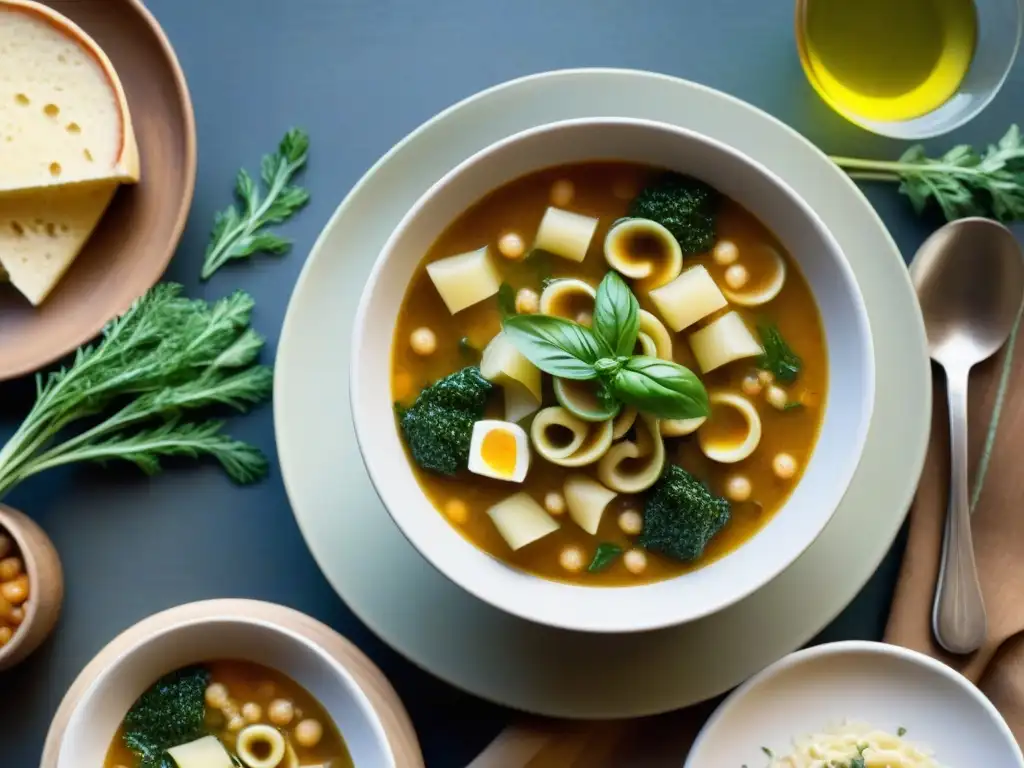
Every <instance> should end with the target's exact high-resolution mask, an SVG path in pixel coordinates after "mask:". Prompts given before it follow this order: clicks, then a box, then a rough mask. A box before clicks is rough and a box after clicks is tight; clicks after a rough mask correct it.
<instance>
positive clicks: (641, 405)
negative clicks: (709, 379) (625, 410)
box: [611, 355, 711, 419]
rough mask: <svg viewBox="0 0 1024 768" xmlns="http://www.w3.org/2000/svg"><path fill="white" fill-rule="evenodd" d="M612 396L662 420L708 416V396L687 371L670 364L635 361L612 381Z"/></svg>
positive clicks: (653, 359)
mask: <svg viewBox="0 0 1024 768" xmlns="http://www.w3.org/2000/svg"><path fill="white" fill-rule="evenodd" d="M611 388H612V392H614V393H615V396H616V397H617V398H618V399H619V400H621V401H622V402H624V403H625V404H626V405H632V406H633V407H634V408H636V409H638V410H641V411H646V412H647V413H651V414H653V415H655V416H657V417H658V418H659V419H694V418H698V417H700V416H708V415H709V414H710V412H711V407H710V405H709V404H708V393H707V390H705V389H704V385H703V384H702V383H701V381H700V379H698V378H697V376H696V375H695V374H694V373H693V371H691V370H689V369H688V368H684V367H683V366H681V365H679V363H675V362H672V361H671V360H662V359H660V358H657V357H646V356H644V355H638V356H637V357H632V358H630V359H629V361H628V362H627V363H626V364H625V365H624V366H623V367H622V368H621V369H620V370H619V371H618V372H617V373H616V374H615V376H614V378H613V379H612V380H611Z"/></svg>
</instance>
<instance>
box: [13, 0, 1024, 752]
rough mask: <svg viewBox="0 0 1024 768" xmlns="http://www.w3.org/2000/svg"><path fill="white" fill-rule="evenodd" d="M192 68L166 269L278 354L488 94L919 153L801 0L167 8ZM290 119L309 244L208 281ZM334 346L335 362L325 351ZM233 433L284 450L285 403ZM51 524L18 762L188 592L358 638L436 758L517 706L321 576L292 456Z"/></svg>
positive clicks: (137, 480)
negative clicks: (296, 500)
mask: <svg viewBox="0 0 1024 768" xmlns="http://www.w3.org/2000/svg"><path fill="white" fill-rule="evenodd" d="M149 6H150V8H151V9H152V11H153V12H154V14H155V15H156V17H157V19H158V20H159V21H160V22H161V24H162V25H163V26H164V28H165V30H166V32H167V34H168V36H169V37H170V39H171V42H172V43H173V45H174V46H175V48H176V50H177V53H178V56H179V58H180V60H181V64H182V66H183V67H184V70H185V74H186V76H187V77H188V80H189V85H190V87H191V91H192V98H193V100H194V103H195V111H196V122H197V126H198V134H199V174H198V179H197V183H196V193H195V200H194V203H193V206H192V212H191V215H190V217H189V221H188V228H187V230H186V232H185V235H184V238H183V239H182V242H181V247H180V248H179V250H178V253H177V255H176V257H175V258H174V261H173V262H172V264H171V266H170V269H169V270H168V273H167V278H169V279H172V280H176V281H179V282H182V283H184V284H185V285H186V286H187V288H188V290H189V291H190V292H192V293H193V295H196V296H204V297H217V296H220V295H223V294H224V293H226V292H228V291H229V290H231V289H233V288H236V287H240V288H244V289H245V290H247V291H249V292H251V293H252V295H253V296H254V297H255V298H256V302H257V308H256V313H255V319H254V323H255V326H256V327H257V328H258V329H259V331H260V332H262V333H263V334H265V335H266V336H267V339H268V344H267V349H266V352H265V357H266V359H267V360H272V359H273V355H274V353H275V351H276V346H277V340H278V334H279V330H280V326H281V322H282V320H283V318H284V313H285V309H286V307H287V304H288V299H289V296H290V294H291V290H292V286H293V285H294V283H295V279H296V277H297V276H298V274H299V270H300V269H301V268H302V264H303V260H304V258H305V256H306V255H307V254H308V252H309V249H310V247H311V246H312V245H313V242H314V240H315V238H316V236H317V233H318V232H319V231H320V229H321V228H322V227H323V226H324V224H326V222H327V220H328V218H329V217H330V215H331V213H332V211H333V210H334V208H335V207H336V206H337V204H338V203H339V202H340V201H341V199H342V197H343V196H344V195H345V193H346V192H347V191H348V190H349V188H350V187H351V186H352V185H353V184H354V183H355V182H356V181H357V180H358V179H359V177H360V176H361V175H362V174H363V172H364V171H365V170H366V169H367V168H369V167H370V165H371V164H372V163H373V162H374V161H375V160H376V159H377V158H378V157H379V156H380V155H382V154H383V153H384V152H386V151H387V150H388V149H389V148H390V147H391V146H392V145H393V144H394V143H395V142H397V141H398V140H399V139H401V138H402V137H403V136H404V135H406V134H407V133H408V132H409V131H411V130H412V129H413V128H415V127H416V126H417V125H419V124H420V123H422V122H423V121H424V120H426V119H428V118H429V117H431V116H432V115H433V114H435V113H436V112H438V111H439V110H441V109H443V108H444V107H447V106H448V105H450V104H452V103H453V102H455V101H458V100H460V99H462V98H464V97H466V96H469V95H470V94H472V93H474V92H476V91H478V90H480V89H483V88H487V87H488V86H491V85H494V84H496V83H499V82H502V81H504V80H508V79H510V78H515V77H519V76H521V75H526V74H530V73H534V72H541V71H544V70H549V69H558V68H565V67H580V66H610V67H630V68H636V69H647V70H655V71H659V72H665V73H668V74H672V75H677V76H680V77H684V78H688V79H691V80H695V81H697V82H700V83H704V84H706V85H710V86H713V87H715V88H719V89H721V90H723V91H725V92H727V93H730V94H733V95H735V96H738V97H740V98H743V99H746V100H747V101H749V102H751V103H753V104H755V105H756V106H758V107H760V108H762V109H764V110H766V111H768V112H769V113H771V114H773V115H775V116H776V117H779V118H781V119H782V120H784V121H786V122H787V123H789V124H790V125H792V126H794V127H795V128H796V129H797V130H799V131H801V132H802V133H803V134H804V135H806V136H807V137H808V138H810V139H811V140H812V141H814V142H815V143H817V144H818V145H819V146H820V147H822V148H823V149H824V150H826V151H827V152H830V153H834V154H843V155H857V156H866V157H871V156H876V157H882V158H891V157H895V156H897V155H898V154H899V153H900V152H901V151H902V149H903V147H904V145H903V144H901V143H900V142H896V141H892V140H888V139H885V138H880V137H877V136H873V135H871V134H868V133H865V132H864V131H861V130H860V129H858V128H856V127H855V126H853V125H851V124H850V123H847V122H846V121H844V120H843V119H842V118H840V117H838V116H837V115H835V114H834V113H832V112H831V111H830V110H829V109H828V108H827V107H826V106H825V105H824V104H823V103H822V102H821V101H820V100H819V99H818V97H817V96H816V95H815V93H814V92H813V91H812V89H811V87H810V86H809V85H808V84H807V82H806V80H805V79H804V77H803V74H802V72H801V70H800V65H799V61H798V59H797V54H796V48H795V45H794V40H793V9H792V4H791V3H789V2H786V0H778V1H777V2H773V3H765V2H762V1H761V0H715V2H702V1H701V0H675V1H673V0H633V2H630V3H625V2H622V0H556V1H555V2H552V0H516V2H506V1H505V0H485V1H484V2H481V1H480V0H441V2H439V3H422V2H416V1H415V0H291V1H290V2H284V1H283V0H149ZM1022 96H1024V65H1021V66H1018V67H1017V68H1016V69H1015V71H1014V73H1013V75H1012V77H1011V79H1010V81H1009V82H1008V84H1007V86H1006V88H1005V89H1004V91H1003V92H1002V94H1001V95H1000V96H999V97H998V98H997V99H996V101H995V102H994V103H993V104H992V105H991V106H990V107H989V108H988V109H987V110H986V112H985V113H984V114H983V115H982V116H981V117H979V118H978V119H976V120H975V121H973V122H972V123H971V124H970V125H968V126H967V127H965V128H963V129H961V130H960V131H958V132H957V133H956V134H954V135H952V136H947V137H943V138H940V139H936V140H933V141H931V142H929V146H930V147H931V148H933V149H935V150H940V149H944V148H945V147H947V146H948V145H950V144H952V143H953V142H959V141H968V142H973V143H982V144H984V143H987V142H990V141H993V140H995V139H996V138H997V137H998V136H1000V135H1001V134H1002V132H1003V131H1004V130H1005V128H1006V127H1007V126H1008V124H1009V123H1010V122H1012V121H1015V120H1018V119H1020V117H1021V115H1020V113H1019V112H1017V111H1015V110H1014V108H1013V106H1012V105H1013V104H1014V103H1017V104H1020V99H1021V97H1022ZM291 125H301V126H304V127H306V128H307V129H308V130H309V132H310V134H311V137H312V153H311V160H310V164H309V169H308V172H307V173H306V175H305V182H304V183H305V184H306V186H308V187H309V189H310V190H311V192H312V201H311V203H310V205H309V207H308V208H307V209H306V210H305V211H304V212H302V213H301V214H300V215H299V216H298V217H297V218H296V219H295V220H294V221H293V222H291V223H289V224H288V225H286V226H285V227H284V228H283V230H284V233H285V234H287V235H288V236H290V237H292V238H293V239H294V241H295V248H294V251H293V252H292V253H291V255H289V256H287V257H285V258H281V259H277V258H259V259H256V260H255V261H253V262H252V263H250V264H239V265H238V266H235V267H229V268H228V269H226V270H224V271H222V272H221V273H220V274H219V275H218V276H217V277H216V278H214V279H213V280H212V281H210V282H209V283H208V284H205V285H200V284H199V282H198V279H197V278H198V273H199V265H200V263H201V259H202V253H203V248H204V246H205V244H206V240H207V234H208V231H209V227H210V222H211V220H212V217H213V213H214V211H215V210H217V209H218V208H221V207H223V206H224V205H225V203H226V202H227V201H228V200H229V197H230V194H231V184H232V180H233V179H234V175H235V173H236V171H237V170H238V168H239V167H241V166H247V167H250V168H252V167H253V166H254V165H255V163H256V162H258V158H259V157H260V155H261V154H262V153H263V152H265V151H266V150H268V149H269V148H271V147H273V146H274V145H275V143H276V142H277V140H278V138H279V137H280V135H281V134H282V132H283V131H284V130H285V129H286V128H288V127H289V126H291ZM866 191H867V194H868V196H869V198H870V200H871V202H872V203H873V204H874V205H875V206H876V207H877V209H878V210H879V211H880V212H881V215H882V217H883V218H884V220H885V223H886V224H887V225H888V227H889V228H890V230H891V231H892V233H893V235H894V236H895V238H896V240H897V242H898V243H899V245H900V248H901V250H902V251H903V253H904V255H905V256H906V257H907V258H909V257H910V256H911V255H912V254H913V253H914V251H915V249H916V248H917V246H918V245H919V244H920V243H921V242H922V241H923V239H924V238H925V237H926V236H927V235H928V233H929V232H930V231H931V230H932V229H933V228H934V227H935V226H937V225H938V224H939V223H940V222H939V221H938V220H937V219H936V218H934V217H932V218H928V217H926V218H924V219H919V218H918V217H916V216H914V214H913V213H912V212H911V210H910V208H909V205H908V203H907V201H906V200H905V199H904V198H901V197H899V196H898V195H897V194H896V192H895V190H894V189H892V188H869V189H867V190H866ZM324 354H325V355H329V354H332V350H331V349H324ZM31 395H32V387H31V383H30V381H28V380H27V379H26V380H23V381H19V382H12V383H9V384H4V385H0V440H3V439H6V437H7V436H8V435H9V434H10V433H11V432H13V431H14V429H15V427H16V426H17V424H18V422H19V420H20V418H21V417H22V416H23V415H24V414H25V412H26V411H27V410H28V407H29V405H30V402H31ZM231 431H232V432H233V434H235V435H237V436H238V437H240V438H243V439H245V440H249V441H251V442H253V443H255V444H257V445H259V446H260V447H261V448H262V449H263V450H264V451H266V453H267V454H268V455H269V456H270V457H271V459H272V460H274V459H276V454H275V450H274V431H273V423H272V413H271V408H270V406H266V407H263V408H261V409H260V410H259V411H257V412H256V413H254V414H251V415H249V416H246V417H241V418H238V419H236V420H235V421H234V422H233V423H232V425H231ZM6 501H8V502H9V503H10V504H12V505H13V506H16V507H18V508H20V509H22V510H24V511H26V512H28V513H29V514H30V515H32V516H33V517H34V518H35V519H36V520H37V521H39V523H40V524H41V525H42V526H43V527H44V528H45V529H46V530H47V532H48V533H49V534H50V535H51V536H52V538H53V540H54V542H55V543H56V545H57V547H58V549H59V550H60V553H61V556H62V558H63V562H64V567H65V569H66V576H67V597H66V602H65V606H64V614H63V617H62V619H61V623H60V624H59V626H58V630H57V632H56V633H55V634H54V636H53V637H52V638H51V639H50V640H49V641H48V642H47V643H46V644H45V645H44V646H43V647H42V648H41V649H40V650H39V651H38V652H37V653H36V654H35V655H34V656H33V657H32V658H31V659H30V660H29V661H27V662H26V663H24V664H22V665H21V666H19V667H17V668H15V669H14V670H12V671H9V672H7V673H2V674H0V692H2V694H3V695H2V696H0V766H2V768H30V766H35V765H38V762H39V756H40V754H41V750H42V745H43V740H44V738H45V734H46V730H47V728H48V726H49V722H50V719H51V717H52V716H53V714H54V711H55V710H56V708H57V705H58V704H59V702H60V699H61V697H62V696H63V695H64V692H65V691H66V690H67V687H68V686H69V685H70V684H71V682H72V681H73V680H74V678H75V676H76V675H77V674H78V673H79V671H80V670H81V669H82V667H83V666H84V665H85V664H86V663H87V662H88V661H89V659H90V658H92V656H93V655H94V654H95V653H96V652H97V651H99V650H100V649H101V648H102V647H103V646H104V645H105V644H106V643H107V642H108V641H109V640H111V639H112V638H113V637H114V636H115V635H116V634H118V633H119V632H121V631H122V630H123V629H125V628H127V627H128V626H130V625H131V624H133V623H135V622H136V621H138V620H139V619H141V618H143V617H145V616H147V615H149V614H151V613H154V612H156V611H160V610H162V609H165V608H169V607H171V606H174V605H178V604H180V603H185V602H190V601H193V600H199V599H205V598H214V597H251V598H258V599H263V600H270V601H275V602H279V603H283V604H286V605H290V606H292V607H294V608H297V609H299V610H301V611H305V612H306V613H309V614H311V615H313V616H315V617H317V618H319V619H321V620H322V621H325V622H326V623H328V624H330V625H331V626H333V627H335V628H336V629H338V630H339V631H340V632H342V633H343V634H345V635H346V636H348V637H349V638H351V639H352V640H353V641H355V642H356V643H357V644H358V645H359V646H360V647H361V648H362V649H363V650H365V651H366V652H367V653H368V654H369V655H370V656H371V657H372V658H373V660H374V661H376V662H377V664H379V665H380V666H381V668H382V669H383V670H384V672H385V673H386V674H387V675H388V677H389V678H390V679H391V681H392V682H393V683H394V685H395V687H396V688H397V690H398V692H399V694H400V695H401V696H402V699H403V700H404V702H405V704H406V706H407V707H408V709H409V712H410V714H411V715H412V719H413V722H414V723H415V725H416V729H417V732H418V734H419V738H420V740H421V743H422V746H423V751H424V753H425V755H426V760H427V765H428V766H429V768H459V767H461V766H464V765H465V764H466V763H467V762H469V761H470V760H471V759H472V757H473V756H474V755H476V754H477V753H478V752H479V751H480V750H481V749H482V747H483V746H484V745H485V744H486V743H487V742H488V741H489V740H490V739H491V738H493V736H494V735H495V734H497V732H498V731H499V730H500V728H501V727H502V726H503V725H505V724H506V723H508V722H510V721H511V720H512V718H513V717H514V713H513V712H511V711H508V710H506V709H503V708H501V707H498V706H494V705H491V704H487V703H484V702H481V701H478V700H476V699H473V698H472V697H470V696H467V695H465V694H462V693H460V692H459V691H457V690H455V689H453V688H450V687H449V686H447V685H445V684H444V683H441V682H440V681H438V680H436V679H434V678H433V677H431V676H430V675H429V674H427V673H425V672H423V671H421V670H420V669H419V668H417V667H415V666H413V665H412V664H410V663H409V662H407V661H405V660H404V659H403V658H401V657H400V656H399V655H398V654H396V653H395V652H394V651H392V650H391V649H390V648H389V647H388V646H386V645H385V644H384V643H382V642H381V641H380V640H378V639H377V638H376V637H375V636H374V635H372V634H371V633H370V632H369V630H368V629H367V628H366V627H365V626H363V625H362V624H361V623H360V622H359V621H358V620H357V619H356V618H355V616H353V615H352V613H351V612H350V611H349V610H348V608H347V607H346V606H345V605H344V603H342V601H341V600H340V599H339V598H338V597H337V596H336V595H335V594H334V592H333V591H332V590H331V588H330V587H329V586H328V584H327V583H326V581H324V579H323V577H322V575H321V574H320V571H319V570H318V569H317V566H316V565H315V563H314V562H313V559H312V558H311V557H310V555H309V552H308V551H307V549H306V546H305V544H304V543H303V541H302V538H301V536H300V534H299V531H298V528H297V527H296V524H295V520H294V518H293V516H292V513H291V510H290V509H289V505H288V499H287V497H286V496H285V492H284V487H283V485H282V482H281V475H280V472H279V470H278V469H277V468H276V466H275V469H274V470H273V473H272V475H271V477H270V478H269V479H268V480H266V481H265V482H263V483H261V484H259V485H257V486H254V487H250V488H243V489H240V488H236V487H234V486H233V485H231V483H230V482H229V481H228V480H227V479H226V478H225V477H224V476H223V475H222V474H221V473H220V471H219V470H218V469H216V468H215V467H211V466H204V467H200V468H194V467H192V466H182V467H177V468H175V469H174V470H172V471H169V472H167V473H166V474H164V475H163V476H160V477H155V478H146V477H143V476H141V475H140V474H138V473H137V472H135V471H133V470H130V469H113V468H111V469H101V468H92V467H88V468H69V469H67V470H66V471H54V472H52V473H49V474H47V475H45V476H44V477H37V478H35V479H32V480H29V481H28V482H26V483H25V484H24V485H22V486H20V487H18V488H17V489H16V490H15V491H14V492H13V493H11V495H10V497H9V498H8V499H6ZM901 551H902V537H901V539H900V540H899V541H898V542H897V544H896V546H895V547H894V548H893V551H892V552H891V553H890V554H889V556H888V557H887V558H886V560H885V562H884V564H883V565H882V567H881V568H880V570H879V571H878V573H877V574H876V575H875V576H874V578H873V579H872V580H871V581H870V582H869V583H868V585H867V586H866V587H865V588H864V590H863V591H862V592H861V594H860V595H859V596H858V597H857V599H856V600H855V601H854V602H853V603H852V604H851V605H850V606H849V607H848V608H847V609H846V610H845V611H844V612H843V614H842V615H841V616H840V617H839V618H838V619H837V620H836V621H835V623H833V624H832V625H831V626H830V627H829V628H828V629H827V630H825V632H824V633H823V634H822V635H821V637H820V638H819V639H822V640H836V639H844V638H871V639H877V638H880V637H881V633H882V629H883V626H884V622H885V618H886V615H887V613H888V609H889V602H890V599H891V594H892V586H893V583H894V580H895V577H896V573H897V569H898V565H899V557H900V553H901Z"/></svg>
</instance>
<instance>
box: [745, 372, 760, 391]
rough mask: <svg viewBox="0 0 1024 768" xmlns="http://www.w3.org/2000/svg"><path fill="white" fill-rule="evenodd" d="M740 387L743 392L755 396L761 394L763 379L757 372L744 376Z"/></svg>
mask: <svg viewBox="0 0 1024 768" xmlns="http://www.w3.org/2000/svg"><path fill="white" fill-rule="evenodd" d="M740 389H742V390H743V394H745V395H750V396H751V397H755V396H757V395H759V394H761V380H760V379H759V378H758V377H757V374H756V373H752V374H750V375H749V376H744V377H743V381H742V383H741V384H740Z"/></svg>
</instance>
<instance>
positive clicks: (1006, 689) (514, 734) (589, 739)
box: [470, 331, 1024, 768]
mask: <svg viewBox="0 0 1024 768" xmlns="http://www.w3.org/2000/svg"><path fill="white" fill-rule="evenodd" d="M1006 354H1007V350H1005V349H1004V350H1003V351H1002V352H1000V354H999V355H997V356H996V357H994V358H993V359H991V360H988V361H986V362H984V363H982V364H981V365H979V366H977V367H976V368H975V369H974V371H973V372H972V374H971V381H970V405H969V418H970V443H969V450H970V464H969V466H970V467H971V468H972V478H971V482H972V486H973V483H974V477H973V473H974V470H976V469H977V465H978V459H979V457H980V455H981V453H982V447H983V445H984V443H985V437H986V434H987V431H988V425H989V420H990V415H991V413H992V407H993V405H994V402H995V399H996V393H997V390H998V387H999V379H1000V373H1001V371H1002V366H1003V358H1004V356H1005V355H1006ZM1022 390H1024V331H1022V332H1021V333H1020V334H1019V335H1018V338H1017V343H1016V351H1015V353H1014V361H1013V368H1012V372H1011V376H1010V379H1009V387H1008V388H1007V395H1006V402H1005V404H1004V406H1003V411H1002V417H1001V419H1000V423H999V428H998V432H997V435H996V442H995V450H994V451H993V453H992V456H991V459H990V463H989V467H988V472H987V474H986V477H985V483H984V488H983V490H982V493H981V496H980V498H979V500H978V506H977V508H976V509H975V513H974V519H973V531H974V546H975V552H976V555H977V562H978V569H979V572H980V578H981V585H982V590H983V592H984V596H985V605H986V608H987V610H988V621H989V634H988V641H987V642H986V643H985V645H984V647H983V648H982V649H981V650H980V651H978V652H977V653H975V654H973V655H971V656H967V657H955V656H951V655H949V654H947V653H945V652H944V651H943V650H942V649H941V648H939V647H938V646H937V645H936V644H935V641H934V639H933V638H932V632H931V611H932V600H933V598H934V595H935V583H936V579H937V577H938V572H939V557H940V554H941V549H942V534H943V526H944V523H945V516H946V500H947V497H948V487H949V425H948V422H947V419H948V411H947V409H946V391H945V385H944V383H943V378H942V375H941V373H939V375H937V376H936V383H935V387H934V400H935V407H934V412H933V420H932V433H931V440H930V443H929V446H928V454H927V458H926V460H925V467H924V472H923V474H922V477H921V483H920V486H919V488H918V492H917V496H916V498H915V499H914V503H913V506H912V508H911V512H910V536H909V539H908V542H907V548H906V553H905V555H904V558H903V566H902V570H901V572H900V577H899V582H898V584H897V587H896V594H895V596H894V599H893V604H892V611H891V613H890V615H889V624H888V626H887V628H886V633H885V640H886V641H887V642H890V643H895V644H897V645H902V646H906V647H907V648H913V649H914V650H918V651H921V652H923V653H927V654H929V655H931V656H934V657H936V658H938V659H941V660H942V661H944V662H946V663H947V664H949V665H950V666H952V667H954V668H955V669H957V670H959V671H960V672H962V673H963V674H964V675H965V676H966V677H968V678H969V679H970V680H972V681H974V682H975V683H977V684H978V686H979V687H980V688H981V690H982V691H983V692H984V693H985V695H987V696H988V697H989V699H991V700H992V702H993V703H994V704H995V705H996V707H997V708H998V709H999V711H1000V712H1002V714H1003V717H1005V718H1006V720H1007V722H1008V723H1009V724H1010V728H1011V729H1013V732H1014V734H1015V735H1016V737H1017V740H1018V742H1021V743H1024V509H1022V507H1024V504H1022V501H1024V391H1022ZM1015 392H1016V393H1018V395H1017V396H1016V397H1015V396H1014V393H1015ZM715 704H717V702H710V703H708V704H704V705H700V706H697V707H693V708H691V709H687V710H683V711H680V712H673V713H670V714H667V715H663V716H660V717H656V718H646V719H642V720H634V721H615V722H609V723H599V724H595V723H556V722H553V721H541V722H535V723H532V724H524V725H520V726H515V727H512V728H508V729H506V730H505V731H504V732H503V733H502V735H501V736H499V738H498V739H497V740H496V741H495V742H494V743H493V744H492V745H491V746H489V747H488V748H487V750H485V751H484V753H483V754H482V755H480V757H479V758H477V760H475V761H474V762H473V763H472V764H471V766H470V768H618V767H619V766H629V767H630V768H662V767H664V768H668V767H669V766H672V767H673V768H678V766H679V765H680V764H681V762H682V760H683V759H684V758H685V756H686V753H687V751H688V750H689V748H690V745H691V744H692V743H693V739H694V738H695V736H696V734H697V732H698V731H699V729H700V726H701V725H702V724H703V723H704V721H705V720H706V719H707V717H708V716H709V714H710V713H711V711H712V710H713V709H714V705H715Z"/></svg>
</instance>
